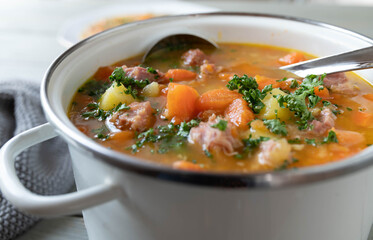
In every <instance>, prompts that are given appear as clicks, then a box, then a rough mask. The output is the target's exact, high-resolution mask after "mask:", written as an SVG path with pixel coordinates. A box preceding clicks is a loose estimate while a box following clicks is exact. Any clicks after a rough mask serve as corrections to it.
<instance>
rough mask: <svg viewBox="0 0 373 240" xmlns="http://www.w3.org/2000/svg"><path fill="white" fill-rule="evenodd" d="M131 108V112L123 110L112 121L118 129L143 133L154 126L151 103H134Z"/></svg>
mask: <svg viewBox="0 0 373 240" xmlns="http://www.w3.org/2000/svg"><path fill="white" fill-rule="evenodd" d="M129 107H130V109H129V110H121V111H119V112H117V113H115V114H114V115H113V117H112V118H111V119H110V121H112V122H113V123H114V125H115V126H116V127H117V128H118V129H121V130H126V129H129V130H133V131H138V132H143V131H145V130H147V129H148V128H150V127H151V126H152V125H153V124H154V121H155V117H154V115H153V112H154V110H153V108H152V107H151V106H150V102H149V101H147V102H133V103H131V104H130V105H129Z"/></svg>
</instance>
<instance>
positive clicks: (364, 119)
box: [352, 111, 373, 128]
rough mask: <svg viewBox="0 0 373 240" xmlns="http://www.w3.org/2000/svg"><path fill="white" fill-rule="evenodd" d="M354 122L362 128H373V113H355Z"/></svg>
mask: <svg viewBox="0 0 373 240" xmlns="http://www.w3.org/2000/svg"><path fill="white" fill-rule="evenodd" d="M352 120H353V122H354V123H355V124H356V125H358V126H360V127H366V128H373V113H367V112H361V111H354V112H353V114H352Z"/></svg>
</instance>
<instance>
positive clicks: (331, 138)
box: [322, 130, 338, 143]
mask: <svg viewBox="0 0 373 240" xmlns="http://www.w3.org/2000/svg"><path fill="white" fill-rule="evenodd" d="M331 142H335V143H338V139H337V134H335V132H334V131H332V130H330V131H329V133H328V136H327V137H325V138H324V139H323V141H322V143H331Z"/></svg>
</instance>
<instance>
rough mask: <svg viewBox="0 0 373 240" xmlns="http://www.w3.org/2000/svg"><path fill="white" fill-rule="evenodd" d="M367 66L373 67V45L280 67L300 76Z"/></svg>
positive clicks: (365, 67) (345, 70)
mask: <svg viewBox="0 0 373 240" xmlns="http://www.w3.org/2000/svg"><path fill="white" fill-rule="evenodd" d="M367 68H373V46H372V47H367V48H362V49H359V50H354V51H351V52H345V53H342V54H337V55H332V56H328V57H323V58H317V59H312V60H309V61H304V62H300V63H295V64H291V65H287V66H283V67H281V68H280V69H283V70H286V71H289V72H292V73H294V74H296V75H298V76H300V77H306V76H307V75H309V74H316V75H320V74H324V73H326V74H329V73H337V72H347V71H352V70H359V69H367Z"/></svg>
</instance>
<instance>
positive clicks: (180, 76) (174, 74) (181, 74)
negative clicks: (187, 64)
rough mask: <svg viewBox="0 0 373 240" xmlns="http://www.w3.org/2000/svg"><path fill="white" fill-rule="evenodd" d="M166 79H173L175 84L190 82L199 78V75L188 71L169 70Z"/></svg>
mask: <svg viewBox="0 0 373 240" xmlns="http://www.w3.org/2000/svg"><path fill="white" fill-rule="evenodd" d="M165 77H166V78H168V79H170V78H172V80H173V81H174V82H181V81H190V80H194V79H196V78H197V73H195V72H192V71H189V70H186V69H169V70H168V71H167V72H166V74H165Z"/></svg>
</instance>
